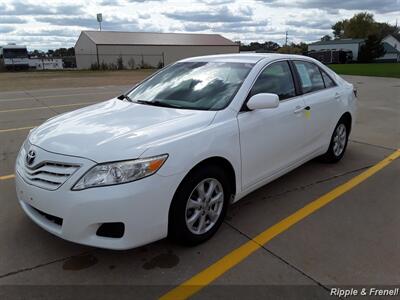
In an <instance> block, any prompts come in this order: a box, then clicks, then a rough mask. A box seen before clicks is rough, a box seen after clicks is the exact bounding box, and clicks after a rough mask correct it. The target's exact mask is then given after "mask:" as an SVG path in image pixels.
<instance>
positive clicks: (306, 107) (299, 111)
mask: <svg viewBox="0 0 400 300" xmlns="http://www.w3.org/2000/svg"><path fill="white" fill-rule="evenodd" d="M303 110H311V107H310V106H303V107H297V108H296V109H295V111H294V113H295V114H298V113H301V112H302V111H303Z"/></svg>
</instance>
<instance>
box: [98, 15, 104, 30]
mask: <svg viewBox="0 0 400 300" xmlns="http://www.w3.org/2000/svg"><path fill="white" fill-rule="evenodd" d="M102 21H103V14H97V22H99V26H100V31H101V22H102Z"/></svg>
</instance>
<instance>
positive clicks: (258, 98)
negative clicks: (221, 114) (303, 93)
mask: <svg viewBox="0 0 400 300" xmlns="http://www.w3.org/2000/svg"><path fill="white" fill-rule="evenodd" d="M278 106H279V96H278V95H276V94H268V93H261V94H257V95H254V96H252V97H251V98H250V99H249V101H248V102H247V108H248V109H250V110H255V109H267V108H276V107H278Z"/></svg>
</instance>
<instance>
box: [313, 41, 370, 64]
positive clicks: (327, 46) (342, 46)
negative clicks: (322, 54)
mask: <svg viewBox="0 0 400 300" xmlns="http://www.w3.org/2000/svg"><path fill="white" fill-rule="evenodd" d="M363 43H364V39H341V40H331V41H319V42H315V43H312V44H309V45H308V51H320V50H343V51H351V52H352V53H353V60H355V61H356V60H358V52H359V51H360V47H361V45H362V44H363Z"/></svg>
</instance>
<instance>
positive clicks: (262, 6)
mask: <svg viewBox="0 0 400 300" xmlns="http://www.w3.org/2000/svg"><path fill="white" fill-rule="evenodd" d="M361 11H368V12H371V13H373V14H374V15H375V19H376V20H377V21H379V22H388V23H390V24H392V25H394V24H396V18H399V20H398V21H399V24H400V0H233V1H232V0H197V1H194V0H187V1H177V0H150V1H149V0H89V1H83V0H74V1H59V0H53V1H49V0H40V1H38V0H35V1H31V0H11V1H10V0H0V45H5V44H8V43H16V44H19V45H21V44H22V45H26V46H27V47H28V50H33V49H41V50H46V49H55V48H59V47H73V46H74V45H75V42H76V40H77V39H78V36H79V34H80V32H81V31H82V30H98V23H97V20H96V14H97V13H102V14H103V23H102V29H103V30H114V31H149V32H190V33H218V34H222V35H223V36H225V37H227V38H229V39H231V40H233V41H241V42H243V43H249V42H251V41H258V42H264V41H269V40H272V41H274V42H277V43H279V44H283V43H284V41H285V32H286V31H288V38H289V42H296V43H297V42H300V41H304V42H311V41H316V40H319V39H320V38H321V37H322V36H323V35H325V34H331V33H332V30H331V29H330V27H331V26H332V25H333V24H334V23H335V22H337V21H339V20H342V19H345V18H350V17H351V16H353V15H354V14H355V13H358V12H361Z"/></svg>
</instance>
